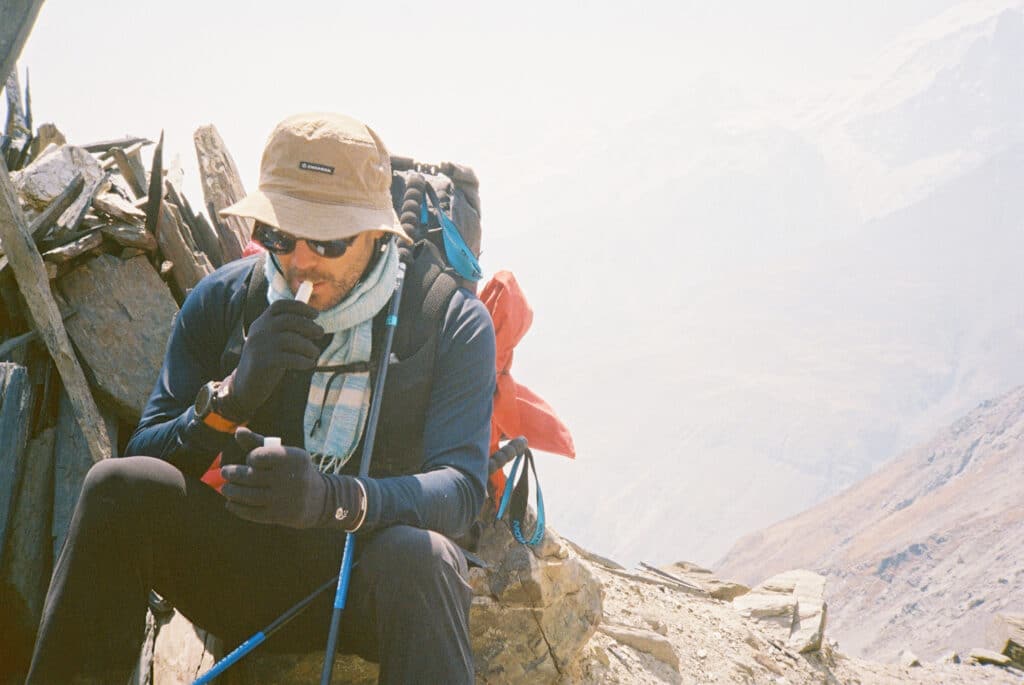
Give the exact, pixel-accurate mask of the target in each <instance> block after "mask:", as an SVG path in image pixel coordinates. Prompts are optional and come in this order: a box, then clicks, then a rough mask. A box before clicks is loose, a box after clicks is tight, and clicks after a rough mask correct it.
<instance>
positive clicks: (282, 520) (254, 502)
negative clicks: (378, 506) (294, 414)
mask: <svg viewBox="0 0 1024 685" xmlns="http://www.w3.org/2000/svg"><path fill="white" fill-rule="evenodd" d="M235 440H236V441H237V442H238V444H239V446H241V447H242V449H243V450H244V451H246V452H247V453H248V454H247V455H246V458H245V463H244V464H231V465H228V466H224V467H222V468H221V470H220V472H221V476H223V477H224V480H226V481H227V483H225V484H224V486H223V487H222V488H221V494H222V495H224V497H226V498H227V500H228V502H227V509H228V511H230V512H232V513H233V514H235V515H237V516H239V517H241V518H244V519H248V520H249V521H255V522H256V523H272V524H276V525H281V526H289V527H291V528H312V527H314V526H335V527H339V528H342V529H344V530H354V529H355V528H357V527H358V526H359V525H361V524H362V521H363V518H365V512H366V494H365V492H364V491H363V487H362V484H360V483H359V482H358V481H357V480H356V479H355V478H353V477H352V476H342V475H325V474H323V473H320V471H319V470H318V469H317V468H316V466H315V465H314V464H313V460H312V459H311V458H310V456H309V453H308V452H306V450H303V449H299V448H298V447H284V446H281V447H263V436H262V435H259V434H257V433H253V432H252V431H251V430H249V429H248V428H238V429H237V430H236V431H235Z"/></svg>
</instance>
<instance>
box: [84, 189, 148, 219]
mask: <svg viewBox="0 0 1024 685" xmlns="http://www.w3.org/2000/svg"><path fill="white" fill-rule="evenodd" d="M92 206H93V208H94V209H97V210H99V211H101V212H103V213H104V214H106V215H107V216H109V217H110V218H111V219H118V220H120V221H123V222H125V223H128V224H135V225H136V226H144V225H145V223H146V213H145V212H144V211H142V210H141V209H136V208H135V207H133V206H132V204H131V203H130V202H128V201H127V200H125V199H124V198H123V197H121V196H120V195H118V194H116V193H100V194H99V195H97V196H96V199H94V200H93V201H92Z"/></svg>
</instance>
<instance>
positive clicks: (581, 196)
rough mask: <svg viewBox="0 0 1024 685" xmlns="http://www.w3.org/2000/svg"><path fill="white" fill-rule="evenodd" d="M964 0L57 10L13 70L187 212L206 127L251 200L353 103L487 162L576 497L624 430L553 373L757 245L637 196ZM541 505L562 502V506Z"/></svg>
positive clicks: (387, 136)
mask: <svg viewBox="0 0 1024 685" xmlns="http://www.w3.org/2000/svg"><path fill="white" fill-rule="evenodd" d="M955 4H957V3H955V2H953V0H899V1H898V2H892V1H891V0H887V1H885V2H883V1H880V0H870V1H857V2H853V1H843V2H839V1H833V2H816V1H813V0H788V1H784V2H772V3H766V2H753V1H752V2H743V3H739V2H730V3H723V2H719V3H708V2H693V1H678V2H657V3H652V2H648V3H638V2H632V3H608V2H593V3H582V2H562V3H553V2H546V3H539V2H520V3H515V4H504V5H498V4H495V3H479V2H416V3H412V2H392V3H375V2H364V3H358V4H357V3H352V2H337V1H334V2H326V1H324V2H313V1H309V0H292V1H291V2H288V3H280V2H272V3H271V2H264V1H255V2H247V3H237V2H234V3H228V2H214V1H211V0H205V1H204V2H197V1H195V0H179V1H177V2H173V3H166V2H164V3H156V2H153V3H144V2H138V1H137V0H133V1H128V0H120V1H110V0H96V1H94V2H83V1H82V0H48V1H47V2H46V4H45V5H44V7H43V9H42V12H41V14H40V17H39V19H38V21H37V23H36V26H35V29H34V31H33V33H32V34H31V36H30V37H29V40H28V43H27V45H26V48H25V50H24V52H23V55H22V59H21V61H20V65H19V66H20V68H21V73H22V75H24V69H25V67H28V68H29V69H30V70H31V80H32V107H33V113H34V116H35V123H36V124H37V125H38V124H40V123H43V122H46V121H53V122H55V123H57V125H58V126H59V127H60V128H61V129H62V130H63V131H64V132H65V134H66V135H67V137H68V139H69V140H70V141H71V142H73V143H86V142H90V141H92V140H96V139H102V138H111V137H116V136H119V135H121V134H125V133H133V134H140V135H146V136H149V137H151V138H153V139H154V140H155V139H156V138H157V137H158V136H159V133H160V130H161V129H163V130H164V131H165V132H166V143H165V146H166V147H165V152H164V160H165V162H169V161H170V160H171V159H173V157H174V156H175V154H179V155H180V156H181V159H182V163H183V165H184V169H185V190H186V194H187V196H188V197H189V198H190V200H191V202H192V204H193V205H194V206H200V205H202V204H203V203H202V195H201V191H200V190H199V181H198V170H197V169H196V165H195V159H194V152H193V148H192V140H191V136H192V132H193V130H194V129H195V128H196V127H197V126H199V125H202V124H207V123H214V124H215V125H216V126H217V128H218V129H219V130H220V132H221V134H222V136H223V137H224V139H225V141H226V142H227V144H228V146H229V148H230V150H231V152H232V154H233V156H234V158H235V161H236V162H237V164H238V167H239V169H240V172H241V175H242V178H243V181H244V182H245V185H246V187H247V188H253V187H255V184H256V179H257V172H258V164H259V155H260V153H261V150H262V146H263V142H264V140H265V138H266V136H267V134H268V133H269V132H270V130H271V129H272V128H273V126H274V124H275V123H276V122H277V121H279V120H280V119H282V118H284V117H285V116H287V115H290V114H293V113H296V112H299V111H310V110H334V111H340V112H344V113H347V114H351V115H353V116H356V117H358V118H360V119H362V120H364V121H366V122H367V123H368V124H369V125H370V126H371V127H373V128H374V129H375V130H376V131H377V132H378V133H379V134H380V136H381V137H382V138H383V140H384V141H385V143H386V144H387V145H388V147H389V149H390V150H391V151H392V152H393V153H396V154H403V155H409V156H414V157H416V158H418V159H420V160H423V161H442V160H453V161H457V162H460V163H464V164H468V165H470V166H472V167H474V168H475V169H476V171H477V173H478V175H479V177H480V179H481V196H482V207H483V225H484V237H483V249H484V254H483V255H482V259H481V262H482V265H483V267H484V270H485V273H487V274H490V273H493V272H494V271H496V270H498V269H511V270H512V271H513V272H514V273H515V274H516V276H517V277H518V279H519V281H520V283H521V284H522V286H523V288H524V290H525V291H526V293H527V295H528V297H529V298H530V301H531V303H532V305H533V307H534V309H535V312H536V317H535V324H534V328H533V330H532V331H531V333H530V334H528V335H527V337H526V338H525V339H524V341H523V343H522V344H521V346H520V348H519V350H517V357H516V360H517V361H516V365H515V367H514V369H513V370H514V373H515V375H516V376H517V378H518V379H519V380H520V381H522V382H524V383H526V384H527V385H529V386H531V387H532V388H533V389H534V390H536V391H537V392H539V393H540V394H541V395H542V396H545V397H547V398H548V399H550V400H551V401H552V404H553V405H554V406H555V408H556V410H558V412H559V413H560V414H561V415H562V416H563V418H565V419H566V421H567V423H568V424H569V427H570V429H571V430H572V431H573V433H574V435H575V437H576V442H577V445H578V447H579V448H580V456H579V459H578V461H577V462H576V463H575V464H573V465H571V466H567V465H564V464H559V465H557V466H554V467H552V469H551V471H552V472H557V473H558V474H559V475H558V476H557V479H561V480H558V481H557V484H564V483H566V482H567V481H568V480H571V469H587V468H598V467H600V468H608V467H609V464H612V465H614V460H613V455H602V459H593V460H592V459H591V457H592V456H593V455H597V454H598V453H600V452H601V450H602V445H603V443H604V433H605V432H606V431H608V430H613V429H614V420H613V419H609V416H607V415H595V414H593V402H592V400H593V392H591V393H590V394H591V397H589V398H586V399H587V400H588V401H587V402H583V401H582V398H580V397H579V396H578V395H577V394H574V393H575V392H576V391H575V390H574V389H573V388H570V387H565V385H566V384H565V383H564V382H563V381H564V379H561V378H559V377H558V376H557V369H559V368H560V364H561V363H562V361H563V360H569V359H575V360H576V364H575V366H577V367H579V366H580V360H581V359H582V360H583V362H584V363H590V362H589V360H591V359H592V360H593V361H592V363H594V364H600V363H601V361H602V359H603V358H607V357H608V356H620V357H621V356H629V355H630V354H632V353H634V352H635V350H634V349H631V345H634V344H635V343H633V342H630V341H629V340H627V339H625V338H619V337H617V332H618V327H621V326H625V325H626V324H625V323H624V321H623V316H624V315H627V314H628V320H629V321H632V322H638V321H639V322H644V321H646V320H649V319H653V318H656V317H658V316H661V315H662V314H663V308H664V303H665V301H666V296H665V294H664V293H661V294H660V295H659V294H658V293H652V292H651V291H650V289H645V287H644V286H645V285H646V284H647V281H648V276H649V274H650V271H651V270H673V269H677V270H678V271H679V272H680V273H679V274H678V275H677V277H676V279H675V280H669V283H670V284H674V286H673V285H670V286H668V288H667V289H669V290H672V291H673V292H671V293H669V294H668V296H667V299H668V301H670V302H672V303H673V305H678V306H685V305H686V304H687V303H686V297H687V291H686V290H685V287H684V286H685V284H687V283H688V282H689V281H688V280H687V278H690V279H698V278H701V277H706V276H707V274H709V273H714V272H716V270H718V269H720V268H721V266H722V263H724V262H723V261H719V262H715V261H714V259H713V258H712V257H714V255H715V254H718V255H719V258H720V260H721V255H722V254H724V255H725V258H727V257H728V254H727V253H728V252H729V251H730V248H732V247H734V248H736V251H738V252H741V251H742V250H743V249H745V248H746V245H744V244H741V243H740V242H739V241H744V240H747V239H748V238H745V237H742V236H741V237H737V238H731V237H730V236H729V235H719V236H712V235H707V232H706V231H705V232H702V230H703V229H704V227H702V226H701V225H699V222H698V223H695V225H688V226H684V227H676V226H661V225H659V223H658V221H659V216H661V207H660V205H658V204H657V203H656V202H655V203H654V206H651V204H650V203H651V201H650V198H649V193H648V195H647V196H645V195H644V194H643V192H640V191H643V190H645V189H647V190H649V189H650V188H651V187H654V188H660V187H661V186H660V185H658V184H659V183H664V182H665V176H666V174H667V173H669V172H671V170H672V169H673V168H674V167H675V166H677V165H678V166H686V165H688V164H689V165H693V164H696V163H698V162H696V161H695V159H698V157H697V156H696V155H695V156H694V157H691V156H690V155H689V154H688V152H689V150H690V149H691V148H690V147H689V145H690V142H692V143H693V146H694V149H696V147H697V146H698V145H703V146H705V148H706V149H705V150H703V152H702V154H710V155H711V156H712V157H713V158H718V157H726V156H727V155H726V152H725V151H722V153H721V154H719V152H718V150H717V149H716V148H715V142H714V141H708V140H704V139H703V138H704V137H705V130H706V126H705V125H706V123H707V122H715V121H718V120H719V119H722V118H727V117H729V116H735V115H737V113H739V114H741V115H745V114H748V113H757V112H759V111H761V109H762V108H763V109H764V110H765V111H767V110H775V111H777V110H778V109H779V108H780V107H782V108H783V109H785V108H787V107H794V108H798V107H799V106H800V103H802V102H805V101H806V102H808V103H813V102H817V101H819V100H821V99H822V98H823V97H824V96H826V95H828V94H829V93H830V92H832V91H833V90H834V89H836V88H837V87H838V86H839V84H840V83H842V82H846V81H848V80H852V79H856V78H858V77H861V76H864V75H865V74H867V73H868V70H870V69H871V67H872V65H873V64H874V63H875V60H876V59H877V58H878V56H879V54H880V53H881V52H882V51H883V50H884V49H885V48H886V46H888V45H889V44H891V43H892V42H893V41H894V40H896V39H897V37H898V36H900V34H902V33H903V32H905V31H906V30H908V29H910V28H912V27H915V26H918V25H920V24H921V23H922V22H925V21H927V20H929V19H931V18H933V17H934V16H936V15H938V14H939V13H941V12H942V11H944V10H946V9H948V8H949V7H951V6H953V5H955ZM752 116H753V114H752ZM691 138H692V141H691ZM670 140H671V141H673V145H672V146H668V145H666V146H665V149H666V150H671V156H672V157H671V158H669V159H666V158H665V157H666V154H667V153H666V154H663V153H662V141H666V142H667V141H670ZM709 150H710V152H709ZM147 159H148V154H147ZM781 171H783V172H784V171H785V170H781ZM688 190H689V192H691V193H696V194H700V193H703V192H704V190H705V189H702V188H699V187H698V188H696V189H692V188H691V189H688ZM639 197H647V199H646V200H644V202H645V203H646V204H644V205H641V204H640V203H639V201H634V198H639ZM673 197H674V194H673V192H672V188H671V186H669V187H668V188H667V189H666V191H665V197H664V201H665V202H671V201H672V199H673ZM811 199H812V200H813V199H814V198H811ZM728 200H729V198H728V196H725V197H724V199H723V201H722V205H723V206H722V210H723V213H725V212H728V211H731V210H732V209H734V208H730V207H728V206H727V205H728ZM584 216H585V217H587V219H586V220H585V221H584V220H582V219H581V217H584ZM730 240H736V241H738V242H736V244H735V245H731V244H730V242H729V241H730ZM709 241H711V242H709ZM715 241H717V242H715ZM708 245H712V246H713V250H712V248H710V247H707V246H708ZM666 246H668V247H666ZM702 246H703V247H702ZM701 250H704V252H702V251H701ZM715 251H717V252H715ZM705 252H707V254H709V255H712V257H709V258H708V259H704V258H703V256H702V255H704V253H705ZM686 254H689V256H690V257H691V259H690V261H689V262H687V264H688V266H687V267H686V268H682V267H679V263H680V262H678V261H675V256H676V255H686ZM694 255H696V256H694ZM702 267H704V268H706V271H705V272H701V268H702ZM661 289H662V290H665V289H666V288H665V287H664V286H661ZM640 325H642V323H641V324H640ZM607 391H608V392H609V393H610V394H611V395H616V394H618V396H620V398H621V397H622V396H623V395H624V393H628V392H629V388H628V387H627V386H624V387H623V388H607ZM679 391H680V392H685V391H686V389H685V388H680V390H679ZM626 397H627V399H626V400H625V401H628V394H627V395H626ZM662 399H663V401H671V398H662ZM620 428H621V429H622V430H625V431H628V430H630V427H629V426H622V427H620ZM597 464H603V465H602V466H597ZM612 467H614V466H612ZM545 493H546V495H548V497H547V498H548V499H549V501H553V502H556V503H555V504H553V505H550V506H551V507H552V508H554V509H556V510H557V508H558V506H559V505H558V504H557V502H558V500H559V499H561V498H570V497H571V496H572V494H571V493H570V492H569V491H568V490H566V489H564V488H562V489H561V492H559V489H558V488H556V487H555V486H554V485H553V486H551V488H550V492H549V490H546V491H545ZM765 523H768V522H767V521H766V522H765ZM556 526H557V522H556ZM563 532H568V533H571V532H572V531H563Z"/></svg>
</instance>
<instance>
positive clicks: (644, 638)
mask: <svg viewBox="0 0 1024 685" xmlns="http://www.w3.org/2000/svg"><path fill="white" fill-rule="evenodd" d="M598 630H599V631H601V632H602V633H604V634H605V635H607V636H608V637H610V638H612V639H613V640H616V641H617V642H621V643H622V644H624V645H626V646H627V647H632V648H633V649H635V650H638V651H641V652H644V653H646V654H650V655H651V656H653V657H654V658H655V659H657V660H658V661H661V662H662V663H665V664H668V665H669V666H671V667H672V669H673V670H676V671H678V670H679V655H678V654H677V653H676V650H675V648H674V647H673V646H672V643H671V642H669V640H668V638H666V637H664V636H662V635H659V634H658V633H654V632H651V631H650V630H643V629H641V628H633V627H630V626H617V625H608V624H601V625H600V626H599V627H598Z"/></svg>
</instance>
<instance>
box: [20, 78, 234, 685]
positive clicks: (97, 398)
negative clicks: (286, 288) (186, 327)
mask: <svg viewBox="0 0 1024 685" xmlns="http://www.w3.org/2000/svg"><path fill="white" fill-rule="evenodd" d="M6 93H7V105H8V118H7V121H6V122H5V126H4V132H3V135H2V136H0V159H2V161H3V162H4V164H5V165H6V168H4V169H0V176H2V178H0V191H2V192H0V607H2V609H0V653H2V658H0V682H7V681H8V680H11V681H13V682H18V681H19V674H20V675H21V676H23V675H24V672H25V670H26V669H27V662H28V659H29V656H30V654H31V648H32V644H33V641H34V639H35V631H36V627H37V624H38V620H39V616H40V613H41V611H42V602H43V598H44V596H45V591H46V586H47V583H48V581H49V578H50V575H51V573H52V569H53V564H54V561H55V559H56V558H57V556H58V555H59V553H60V549H61V546H62V544H63V542H64V538H65V536H66V534H67V529H68V525H69V522H70V518H71V514H72V512H73V511H74V506H75V503H76V501H77V497H78V493H79V491H80V490H81V486H82V482H83V479H84V477H85V474H86V472H87V471H88V470H89V468H90V466H91V465H92V464H93V462H95V461H97V460H99V459H102V458H106V457H109V456H117V455H118V454H120V453H121V451H122V449H123V447H124V444H125V443H126V442H127V439H128V437H129V435H130V433H131V431H132V430H133V429H134V427H135V425H136V423H137V421H138V419H139V416H140V414H141V412H142V409H143V407H144V406H145V403H146V400H147V398H148V396H149V394H150V392H151V391H152V388H153V385H154V383H155V381H156V378H157V376H158V374H159V371H160V366H161V364H162V361H163V354H164V350H165V348H166V344H167V337H168V335H169V333H170V330H171V325H172V323H173V321H174V317H175V315H176V314H177V312H178V308H179V306H180V304H181V302H182V301H183V299H184V297H185V296H186V295H187V294H188V292H189V291H190V290H191V289H192V288H193V287H194V286H195V284H196V283H197V282H198V281H199V279H200V278H202V277H203V276H204V275H206V274H207V273H210V272H211V271H213V270H214V269H215V268H216V267H218V266H220V265H221V264H222V263H224V262H226V261H229V260H231V259H235V258H238V257H240V256H241V254H242V249H243V247H244V246H245V245H246V244H247V243H248V241H249V230H250V227H249V226H248V225H247V224H246V223H245V222H241V221H237V222H233V223H230V224H229V223H226V222H221V221H219V220H217V219H216V215H217V214H216V213H217V210H219V209H221V208H223V207H225V206H227V205H228V204H230V203H232V202H234V201H235V200H236V199H238V198H240V197H241V196H242V195H243V194H244V191H243V190H242V187H241V183H240V181H239V180H238V174H237V171H236V170H235V167H234V163H233V162H232V161H231V158H230V155H229V154H228V153H227V151H226V150H225V148H224V145H223V142H222V141H221V139H220V136H219V135H218V134H217V132H216V130H215V129H214V128H213V127H212V126H208V127H204V128H202V129H200V130H199V131H197V132H196V135H195V141H196V151H197V155H198V156H199V160H200V171H201V174H202V180H203V187H204V194H205V198H204V199H205V207H204V208H205V209H206V213H207V216H209V217H210V218H207V216H204V214H203V212H202V211H196V210H194V209H193V206H192V205H191V204H190V203H189V201H188V200H187V199H186V198H185V197H184V195H183V193H182V192H181V187H180V182H181V181H180V179H181V176H182V172H181V171H180V170H179V169H174V168H171V169H166V168H164V165H163V155H162V136H161V143H158V144H156V145H154V144H153V143H152V141H150V140H148V139H146V138H142V137H139V136H125V137H122V138H117V139H111V140H106V141H99V142H94V143H87V144H83V145H76V144H73V143H69V142H68V141H67V140H66V139H65V136H64V135H63V134H62V133H61V132H60V130H59V129H58V128H57V127H56V126H55V125H53V124H43V125H41V126H39V127H37V128H36V127H33V124H32V121H31V114H30V113H29V112H27V111H26V109H27V108H26V107H24V106H23V103H27V102H29V101H30V98H29V94H28V93H27V92H25V93H24V96H23V95H22V91H21V88H20V86H19V84H18V79H17V73H16V72H15V73H14V74H12V76H11V78H10V79H9V80H8V82H7V84H6ZM143 153H147V154H146V158H145V159H144V156H143ZM98 580H99V579H98Z"/></svg>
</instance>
